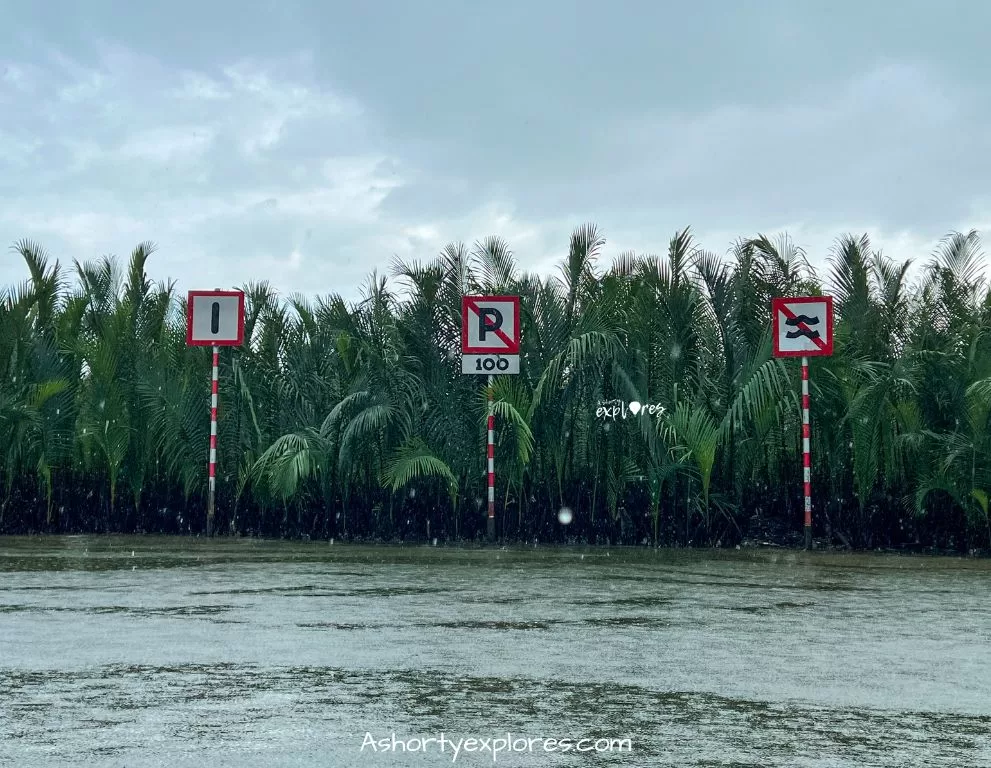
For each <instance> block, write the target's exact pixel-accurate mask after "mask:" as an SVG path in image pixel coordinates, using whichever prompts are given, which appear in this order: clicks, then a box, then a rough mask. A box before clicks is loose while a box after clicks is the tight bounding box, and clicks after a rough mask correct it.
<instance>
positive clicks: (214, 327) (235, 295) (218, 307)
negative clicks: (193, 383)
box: [186, 290, 244, 536]
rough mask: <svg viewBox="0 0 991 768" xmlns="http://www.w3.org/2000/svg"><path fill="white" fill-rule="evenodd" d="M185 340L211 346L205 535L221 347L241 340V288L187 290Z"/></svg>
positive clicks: (210, 517) (211, 507) (212, 504)
mask: <svg viewBox="0 0 991 768" xmlns="http://www.w3.org/2000/svg"><path fill="white" fill-rule="evenodd" d="M186 321H187V322H186V344H188V345H189V346H194V347H213V369H212V375H211V379H210V459H209V486H208V496H207V507H206V535H207V536H213V522H214V517H215V513H216V493H217V402H218V391H217V387H218V383H219V380H220V376H219V373H220V348H221V347H239V346H241V344H243V343H244V293H243V292H242V291H221V290H215V291H190V292H189V295H188V297H187V302H186Z"/></svg>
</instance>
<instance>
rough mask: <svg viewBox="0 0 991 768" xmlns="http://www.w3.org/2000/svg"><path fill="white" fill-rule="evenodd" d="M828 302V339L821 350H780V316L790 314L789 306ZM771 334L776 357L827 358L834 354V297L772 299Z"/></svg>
mask: <svg viewBox="0 0 991 768" xmlns="http://www.w3.org/2000/svg"><path fill="white" fill-rule="evenodd" d="M822 302H826V338H825V340H824V343H823V345H822V347H820V348H819V349H808V350H799V351H796V352H792V351H791V350H781V349H778V331H779V326H780V323H779V321H778V315H779V314H780V313H781V312H782V311H784V312H785V313H790V310H789V309H788V306H787V305H788V304H812V303H819V304H821V303H822ZM771 333H772V334H773V336H774V357H825V356H827V355H831V354H833V297H832V296H799V297H795V298H776V299H771Z"/></svg>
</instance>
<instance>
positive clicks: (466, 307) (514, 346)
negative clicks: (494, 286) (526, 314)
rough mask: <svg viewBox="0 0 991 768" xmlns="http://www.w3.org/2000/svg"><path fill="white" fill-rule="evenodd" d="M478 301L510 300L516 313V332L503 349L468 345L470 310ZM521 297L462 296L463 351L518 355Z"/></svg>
mask: <svg viewBox="0 0 991 768" xmlns="http://www.w3.org/2000/svg"><path fill="white" fill-rule="evenodd" d="M478 301H508V302H509V303H511V304H512V305H513V311H514V312H515V313H516V333H515V335H514V336H513V338H512V339H510V340H509V344H508V345H507V346H505V347H503V348H502V349H493V348H492V347H472V346H469V345H468V312H469V311H470V308H471V305H472V304H474V303H475V302H478ZM521 325H522V323H521V321H520V297H519V296H462V297H461V352H462V354H465V355H518V354H519V353H520V326H521Z"/></svg>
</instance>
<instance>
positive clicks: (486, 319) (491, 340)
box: [461, 296, 520, 355]
mask: <svg viewBox="0 0 991 768" xmlns="http://www.w3.org/2000/svg"><path fill="white" fill-rule="evenodd" d="M461 352H462V353H463V354H465V355H518V354H519V352H520V297H519V296H465V297H463V298H462V299H461Z"/></svg>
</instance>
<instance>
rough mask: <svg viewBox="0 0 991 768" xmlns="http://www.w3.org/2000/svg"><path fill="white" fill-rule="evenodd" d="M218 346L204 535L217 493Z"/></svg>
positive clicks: (212, 383)
mask: <svg viewBox="0 0 991 768" xmlns="http://www.w3.org/2000/svg"><path fill="white" fill-rule="evenodd" d="M219 373H220V347H218V346H217V345H216V344H214V345H213V376H212V378H211V380H210V486H209V497H208V498H207V507H206V535H207V536H213V518H214V512H215V510H216V494H217V385H218V382H219V380H220V376H219Z"/></svg>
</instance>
